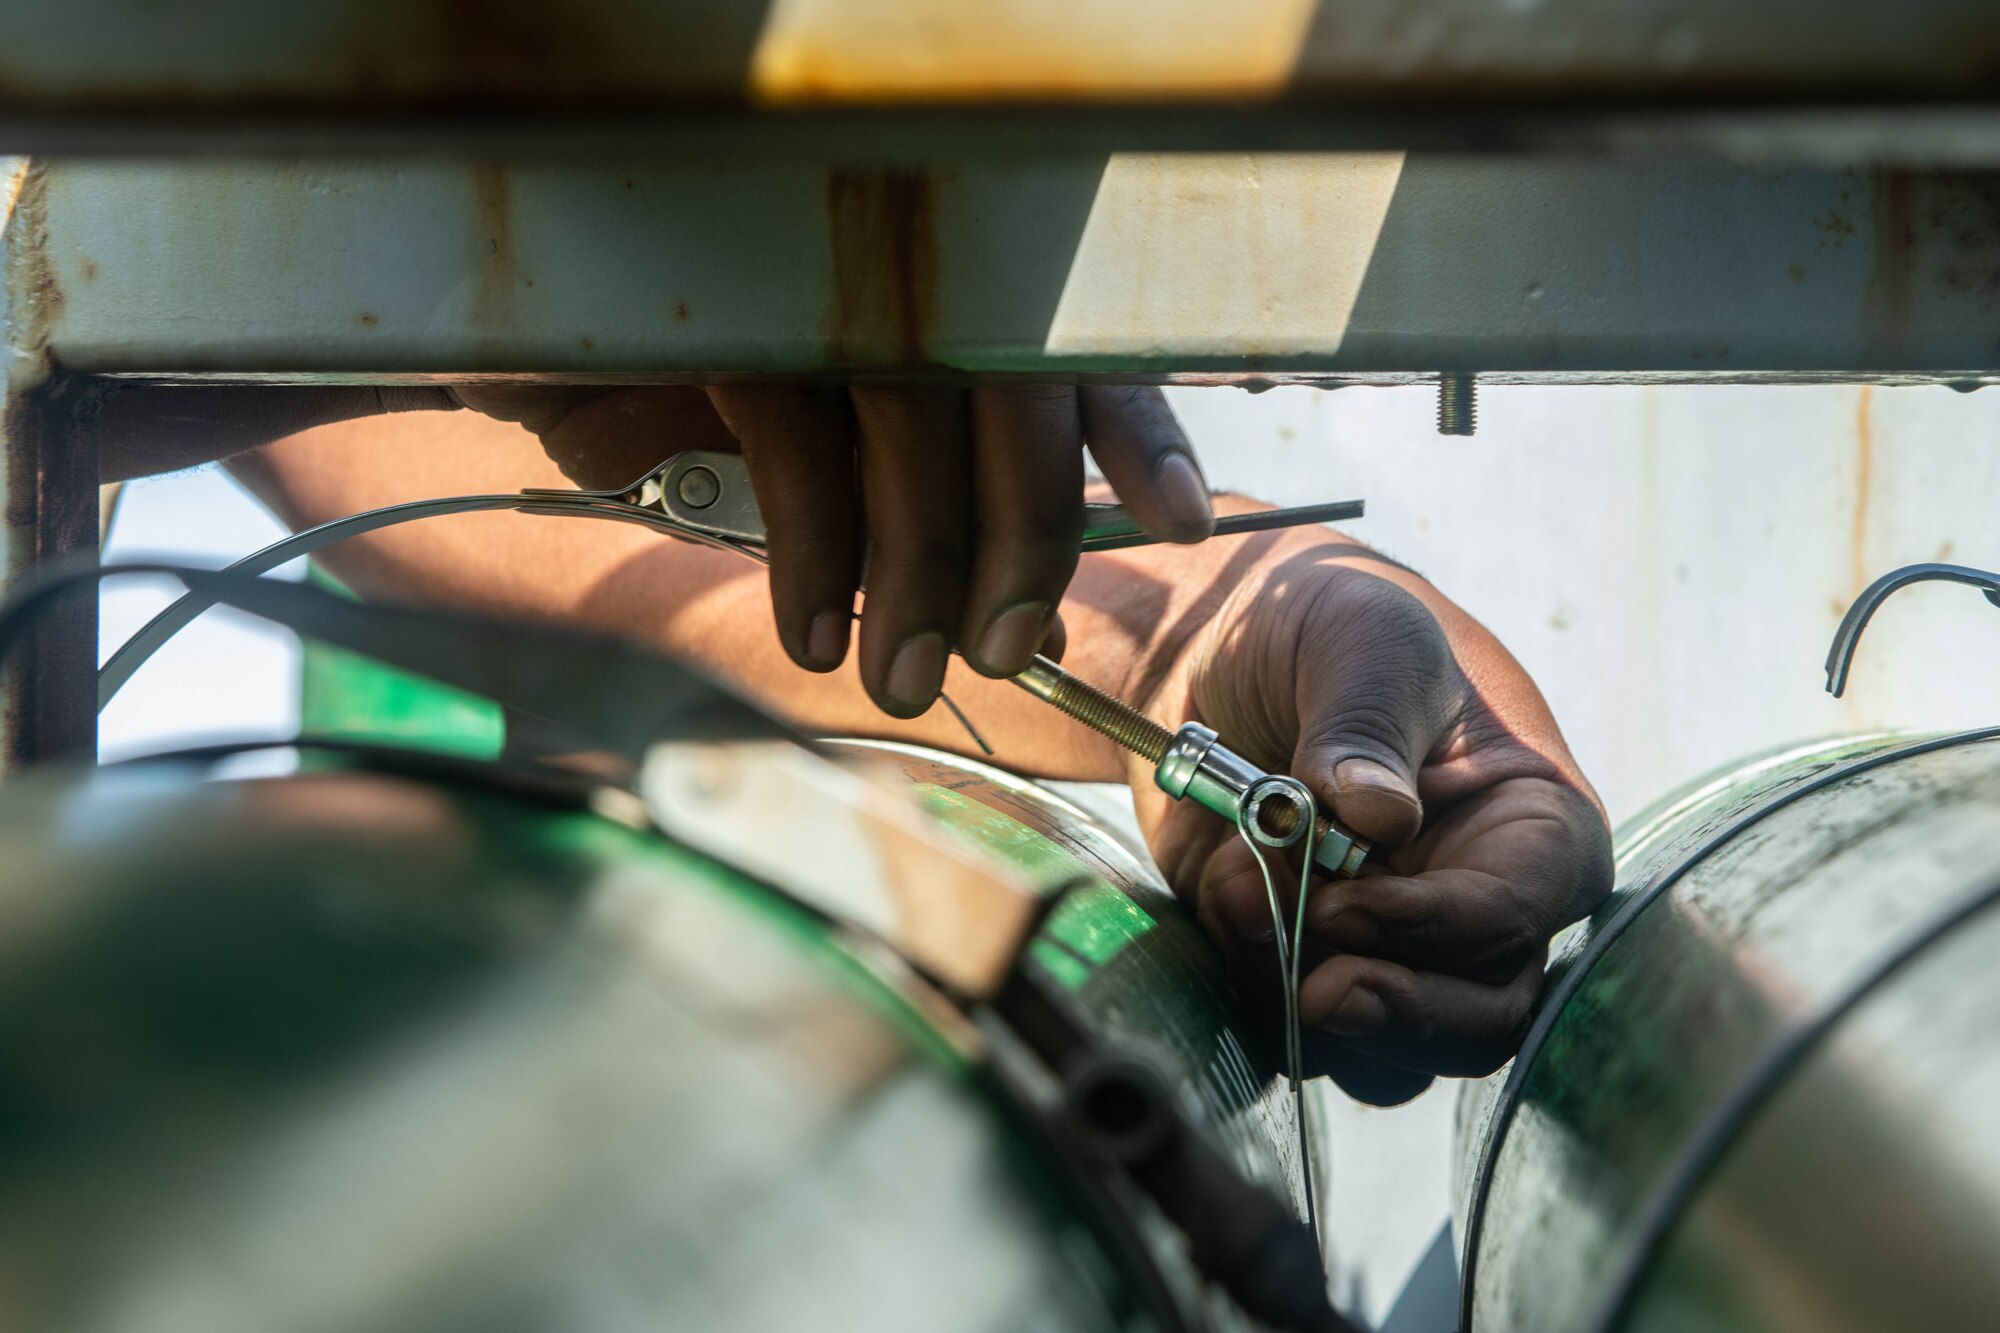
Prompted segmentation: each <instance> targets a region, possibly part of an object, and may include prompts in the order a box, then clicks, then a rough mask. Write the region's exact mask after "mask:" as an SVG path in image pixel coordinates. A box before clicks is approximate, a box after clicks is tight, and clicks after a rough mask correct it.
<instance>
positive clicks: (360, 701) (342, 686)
mask: <svg viewBox="0 0 2000 1333" xmlns="http://www.w3.org/2000/svg"><path fill="white" fill-rule="evenodd" d="M310 578H311V581H312V582H313V583H315V584H318V585H319V586H321V587H324V588H327V589H330V590H331V591H334V592H342V593H344V592H345V589H343V588H342V587H341V586H340V584H339V583H338V582H337V581H335V580H334V579H333V578H331V577H330V576H328V575H327V574H325V573H323V572H321V571H320V570H318V569H314V570H313V571H312V574H311V576H310ZM299 730H300V731H301V732H303V733H304V734H306V735H308V736H326V737H339V738H341V739H343V740H355V741H371V742H375V743H378V744H388V745H403V746H408V747H410V748H411V749H417V750H428V751H432V752H435V753H441V754H453V755H460V756H462V757H464V758H467V759H493V758H496V757H498V755H499V754H500V750H501V747H502V746H503V745H504V744H505V743H506V739H507V724H506V719H505V717H504V715H503V714H502V712H501V709H500V705H499V704H497V703H494V702H493V701H492V700H491V699H483V698H481V697H480V696H478V695H476V694H468V693H466V692H465V691H464V690H458V689H453V688H452V687H451V686H449V685H440V684H439V683H438V682H436V681H434V680H431V679H429V678H428V677H425V676H419V675H415V674H413V673H411V672H408V671H401V670H398V669H397V668H395V667H391V666H386V665H384V664H383V663H381V662H377V661H375V660H374V659H373V658H369V657H363V656H361V655H359V654H357V653H350V652H347V651H346V650H344V649H340V648H334V647H330V646H328V645H326V644H323V643H318V642H315V641H313V640H311V639H307V640H305V642H304V661H303V664H302V665H301V667H300V673H299Z"/></svg>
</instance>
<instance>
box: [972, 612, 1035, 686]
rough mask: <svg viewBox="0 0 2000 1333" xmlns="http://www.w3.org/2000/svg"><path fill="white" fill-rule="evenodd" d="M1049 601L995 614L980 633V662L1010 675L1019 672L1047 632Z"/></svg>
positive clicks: (986, 666) (993, 669)
mask: <svg viewBox="0 0 2000 1333" xmlns="http://www.w3.org/2000/svg"><path fill="white" fill-rule="evenodd" d="M1048 627H1049V604H1048V603H1047V602H1023V603H1021V604H1020V605H1019V606H1010V607H1008V608H1007V609H1006V610H1005V611H1002V612H1001V613H1000V614H999V615H997V616H995V617H993V623H992V624H990V625H988V626H987V627H986V633H984V634H982V635H980V636H979V663H980V665H981V666H983V667H985V668H987V669H988V670H989V671H1001V672H1006V673H1008V674H1012V673H1014V672H1017V671H1020V670H1022V669H1024V668H1025V667H1026V666H1027V665H1028V659H1029V658H1030V657H1033V656H1034V655H1035V649H1037V648H1039V647H1041V646H1042V636H1043V635H1044V634H1046V633H1047V632H1048Z"/></svg>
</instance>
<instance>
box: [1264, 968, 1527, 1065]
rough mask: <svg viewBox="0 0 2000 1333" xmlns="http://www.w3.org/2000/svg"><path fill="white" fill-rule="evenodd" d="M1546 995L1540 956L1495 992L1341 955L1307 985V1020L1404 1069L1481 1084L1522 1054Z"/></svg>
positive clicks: (1303, 985)
mask: <svg viewBox="0 0 2000 1333" xmlns="http://www.w3.org/2000/svg"><path fill="white" fill-rule="evenodd" d="M1541 988H1542V963H1541V959H1540V957H1537V958H1536V959H1535V960H1533V961H1532V962H1531V963H1530V964H1529V965H1528V966H1526V967H1524V968H1522V969H1521V970H1520V972H1518V973H1517V974H1516V975H1515V976H1513V977H1512V978H1510V979H1509V980H1508V981H1507V982H1506V983H1505V984H1504V985H1497V986H1495V985H1488V984H1486V983H1483V982H1478V981H1470V980H1467V979H1466V978H1464V977H1456V976H1448V975H1446V974H1444V973H1440V972H1420V971H1415V970H1413V969H1411V968H1407V967H1403V966H1401V965H1400V964H1397V963H1391V962H1387V961H1385V960H1383V959H1379V958H1365V957H1362V956H1361V955H1359V954H1336V955H1334V956H1333V957H1332V958H1330V959H1328V960H1327V961H1326V962H1324V963H1321V964H1320V965H1319V966H1318V967H1316V968H1314V969H1313V970H1312V973H1311V974H1310V975H1309V976H1307V977H1306V978H1305V980H1303V981H1302V982H1300V984H1299V1021H1300V1023H1301V1024H1302V1025H1303V1026H1305V1027H1310V1028H1316V1029H1318V1030H1320V1031H1322V1032H1325V1033H1327V1034H1329V1035H1331V1036H1334V1037H1338V1038H1340V1039H1341V1040H1342V1041H1343V1042H1344V1043H1345V1044H1346V1045H1348V1046H1350V1047H1352V1048H1353V1049H1355V1050H1357V1051H1359V1052H1360V1053H1361V1054H1363V1055H1367V1056H1371V1057H1373V1058H1375V1059H1377V1060H1382V1061H1385V1062H1387V1063H1389V1064H1393V1065H1396V1066H1398V1067H1400V1068H1403V1069H1410V1070H1415V1071H1418V1072H1420V1073H1426V1074H1445V1075H1449V1076H1451V1077H1454V1078H1478V1077H1482V1076H1484V1075H1486V1074H1490V1073H1492V1072H1493V1071H1494V1070H1496V1069H1498V1068H1499V1067H1500V1066H1501V1065H1503V1064H1505V1063H1506V1062H1507V1061H1508V1060H1509V1059H1511V1058H1512V1057H1513V1055H1514V1052H1515V1051H1516V1050H1518V1049H1520V1044H1521V1036H1522V1034H1523V1033H1525V1032H1526V1031H1527V1027H1528V1022H1529V1020H1530V1019H1531V1018H1532V1017H1533V1015H1534V1004H1535V999H1536V997H1537V996H1539V995H1540V994H1541Z"/></svg>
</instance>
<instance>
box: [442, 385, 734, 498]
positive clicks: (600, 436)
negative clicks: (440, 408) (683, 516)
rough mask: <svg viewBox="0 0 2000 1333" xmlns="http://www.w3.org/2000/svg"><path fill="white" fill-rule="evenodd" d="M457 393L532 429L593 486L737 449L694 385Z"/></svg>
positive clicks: (468, 389) (577, 477)
mask: <svg viewBox="0 0 2000 1333" xmlns="http://www.w3.org/2000/svg"><path fill="white" fill-rule="evenodd" d="M452 393H453V396H454V397H456V398H457V399H458V400H459V402H461V403H463V404H464V405H465V406H467V407H469V408H471V409H473V410H474V411H476V412H483V413H485V414H486V415H487V416H490V417H494V418H496V419H498V420H500V421H515V422H519V423H520V424H521V425H523V426H525V427H527V429H528V430H530V431H532V432H533V433H534V434H535V436H536V437H537V438H538V439H540V440H541V442H542V449H543V450H544V451H545V452H546V453H547V454H548V456H549V457H550V459H552V460H553V461H554V462H555V464H556V466H557V467H560V468H561V469H562V470H563V475H564V476H566V477H568V478H569V479H570V480H571V481H573V482H575V483H576V484H577V485H579V486H582V487H584V488H585V489H587V490H609V489H611V488H613V487H616V486H623V485H625V484H626V483H627V482H631V481H636V480H637V479H638V478H640V477H642V476H644V475H645V474H646V473H648V472H650V471H652V470H653V469H654V468H655V467H657V466H659V464H660V463H661V462H662V461H663V460H664V459H667V458H669V457H671V456H672V455H674V454H677V453H680V452H681V451H683V450H686V449H720V450H731V449H734V447H735V442H734V440H733V439H732V438H731V434H730V431H729V430H728V429H727V428H726V427H725V426H724V425H723V422H722V419H721V418H720V417H718V416H717V415H716V410H715V408H714V407H712V406H711V405H710V402H709V399H708V397H707V395H705V394H704V393H703V392H702V391H701V390H700V389H698V388H695V387H694V386H692V385H674V384H663V385H645V386H637V387H629V388H621V389H589V388H583V387H580V386H577V385H568V384H477V385H474V384H465V385H459V386H458V387H457V388H455V389H454V390H453V391H452Z"/></svg>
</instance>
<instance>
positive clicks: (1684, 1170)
mask: <svg viewBox="0 0 2000 1333" xmlns="http://www.w3.org/2000/svg"><path fill="white" fill-rule="evenodd" d="M1996 903H2000V880H1996V881H1995V882H1994V883H1991V884H1989V885H1987V887H1986V889H1985V890H1984V891H1983V892H1981V893H1978V894H1975V895H1974V896H1972V897H1971V898H1968V899H1967V900H1966V901H1964V902H1962V903H1960V904H1958V905H1957V906H1956V907H1953V908H1952V909H1950V910H1949V911H1947V912H1945V913H1944V914H1943V915H1941V916H1939V917H1938V918H1937V919H1936V920H1935V921H1933V922H1931V924H1930V925H1929V926H1927V927H1925V928H1924V930H1923V931H1922V932H1920V933H1919V934H1917V935H1916V936H1914V937H1913V938H1911V939H1909V940H1907V941H1905V942H1904V944H1903V946H1902V947H1901V948H1900V949H1898V950H1897V951H1896V952H1894V953H1892V954H1890V955H1889V956H1888V957H1887V958H1885V959H1882V960H1881V961H1879V962H1878V963H1877V964H1876V966H1875V967H1873V968H1872V969H1870V970H1869V972H1868V973H1867V975H1865V976H1863V977H1862V978H1861V979H1860V980H1859V981H1857V982H1856V983H1855V984H1854V985H1853V986H1852V987H1850V988H1849V989H1848V991H1847V993H1846V994H1844V995H1842V996H1841V997H1840V998H1839V999H1838V1000H1837V1001H1835V1002H1834V1003H1833V1004H1831V1005H1829V1006H1827V1007H1826V1008H1825V1009H1822V1010H1821V1011H1820V1012H1819V1013H1818V1014H1817V1015H1816V1016H1815V1017H1813V1018H1812V1019H1810V1020H1809V1021H1807V1022H1804V1023H1801V1024H1799V1025H1797V1026H1795V1027H1793V1028H1792V1029H1791V1030H1790V1031H1789V1032H1788V1033H1787V1034H1785V1035H1783V1036H1781V1037H1780V1038H1779V1039H1778V1040H1777V1042H1776V1043H1774V1044H1773V1045H1771V1046H1768V1047H1766V1048H1765V1051H1764V1054H1763V1055H1762V1057H1761V1058H1760V1059H1759V1060H1758V1061H1757V1063H1756V1064H1754V1065H1752V1066H1751V1067H1750V1071H1749V1074H1748V1075H1747V1076H1746V1077H1745V1078H1743V1079H1742V1080H1741V1081H1740V1082H1738V1083H1737V1085H1736V1087H1735V1090H1734V1091H1733V1092H1732V1093H1731V1094H1730V1095H1729V1096H1728V1097H1727V1098H1726V1099H1725V1100H1724V1101H1723V1102H1722V1103H1721V1104H1720V1105H1719V1106H1717V1107H1716V1108H1715V1109H1714V1110H1713V1111H1711V1112H1710V1114H1709V1115H1708V1116H1707V1117H1706V1118H1705V1119H1704V1120H1703V1121H1702V1122H1701V1125H1700V1127H1699V1128H1698V1129H1697V1130H1696V1131H1695V1133H1694V1134H1693V1135H1692V1136H1690V1137H1689V1139H1688V1140H1687V1147H1686V1148H1685V1149H1684V1150H1683V1151H1682V1152H1681V1153H1680V1154H1679V1155H1678V1156H1677V1157H1676V1158H1675V1159H1674V1160H1673V1161H1672V1162H1670V1163H1669V1164H1668V1166H1667V1175H1666V1178H1665V1183H1664V1184H1663V1185H1662V1186H1661V1187H1660V1188H1658V1189H1656V1190H1654V1191H1653V1193H1652V1194H1651V1196H1650V1197H1648V1198H1647V1199H1646V1201H1645V1202H1644V1204H1643V1205H1642V1206H1641V1209H1640V1218H1641V1223H1640V1228H1639V1236H1638V1240H1637V1242H1636V1243H1634V1244H1633V1245H1631V1246H1629V1247H1628V1248H1627V1249H1626V1251H1625V1255H1624V1257H1623V1258H1622V1259H1620V1260H1617V1261H1615V1262H1616V1267H1615V1271H1616V1273H1617V1277H1616V1279H1615V1280H1614V1281H1613V1282H1612V1284H1611V1293H1610V1296H1609V1297H1608V1298H1607V1299H1606V1300H1605V1301H1604V1302H1603V1303H1602V1305H1601V1306H1600V1307H1599V1313H1598V1317H1597V1319H1596V1320H1595V1321H1594V1322H1593V1323H1591V1324H1590V1325H1588V1327H1589V1328H1591V1329H1593V1330H1609V1329H1613V1328H1616V1327H1617V1326H1618V1324H1619V1322H1620V1321H1621V1320H1623V1319H1624V1317H1625V1316H1626V1314H1627V1313H1628V1312H1629V1311H1630V1308H1631V1305H1632V1300H1633V1298H1634V1297H1635V1296H1636V1295H1637V1294H1638V1290H1639V1287H1640V1284H1641V1283H1642V1282H1643V1281H1644V1279H1645V1276H1646V1274H1647V1273H1648V1272H1650V1271H1651V1269H1652V1263H1653V1259H1654V1258H1655V1257H1656V1255H1657V1254H1658V1251H1659V1249H1660V1246H1661V1243H1662V1242H1663V1241H1665V1239H1666V1238H1667V1236H1668V1234H1669V1233H1670V1232H1671V1231H1672V1230H1673V1228H1674V1225H1675V1223H1676V1222H1678V1221H1679V1220H1680V1217H1681V1213H1682V1210H1683V1209H1684V1208H1685V1207H1686V1205H1687V1203H1688V1201H1689V1200H1690V1199H1691V1198H1693V1197H1694V1194H1695V1191H1696V1190H1698V1189H1699V1188H1700V1187H1701V1185H1702V1184H1703V1183H1704V1182H1705V1181H1706V1180H1707V1179H1708V1176H1709V1173H1710V1172H1712V1171H1713V1170H1714V1169H1715V1168H1716V1167H1717V1166H1718V1165H1720V1163H1721V1162H1722V1159H1723V1158H1724V1157H1725V1156H1727V1155H1728V1152H1729V1150H1730V1148H1732V1147H1733V1146H1734V1145H1735V1143H1736V1140H1737V1138H1738V1136H1739V1135H1740V1134H1741V1133H1742V1132H1743V1130H1744V1128H1745V1126H1746V1125H1747V1124H1748V1123H1749V1122H1750V1120H1751V1118H1752V1117H1753V1115H1754V1114H1755V1113H1756V1111H1757V1110H1758V1109H1760V1108H1761V1107H1762V1106H1763V1104H1764V1103H1765V1101H1767V1100H1768V1099H1769V1098H1770V1097H1771V1095H1772V1094H1773V1093H1775V1092H1776V1091H1778V1089H1780V1088H1781V1087H1782V1086H1784V1084H1785V1082H1786V1080H1787V1078H1788V1077H1789V1076H1790V1075H1791V1073H1792V1072H1793V1071H1794V1070H1796V1069H1797V1068H1798V1067H1799V1065H1800V1064H1801V1063H1803V1062H1804V1060H1805V1059H1806V1057H1807V1056H1809V1055H1811V1054H1812V1052H1813V1050H1814V1048H1815V1047H1817V1046H1818V1045H1819V1043H1820V1041H1821V1040H1822V1039H1824V1038H1825V1037H1826V1036H1827V1035H1828V1034H1829V1033H1831V1032H1832V1031H1833V1030H1834V1029H1835V1028H1837V1027H1838V1026H1839V1025H1840V1023H1841V1021H1842V1020H1843V1019H1845V1018H1846V1017H1847V1015H1848V1014H1849V1013H1851V1012H1852V1011H1853V1010H1854V1009H1855V1008H1856V1007H1858V1006H1859V1005H1861V1004H1862V1003H1864V1002H1865V1001H1866V1000H1867V999H1868V998H1869V997H1870V996H1871V995H1873V994H1874V993H1875V991H1876V990H1877V989H1879V988H1880V987H1881V986H1882V985H1883V983H1885V982H1887V981H1890V980H1891V979H1893V978H1894V977H1895V976H1896V974H1897V973H1899V972H1901V971H1902V970H1903V969H1904V968H1906V967H1908V966H1910V965H1911V964H1912V963H1915V962H1916V961H1918V960H1919V959H1921V958H1922V957H1923V955H1924V954H1925V953H1926V952H1927V951H1928V950H1929V949H1930V948H1931V947H1932V946H1933V945H1935V944H1937V943H1939V942H1940V941H1942V940H1943V939H1945V938H1946V937H1947V936H1949V935H1950V934H1951V933H1952V932H1953V931H1954V930H1956V929H1957V928H1958V927H1959V926H1960V925H1963V924H1964V923H1965V922H1967V921H1970V920H1971V919H1972V918H1974V917H1976V916H1979V915H1980V914H1981V913H1983V912H1986V911H1988V910H1991V909H1992V908H1993V907H1994V905H1995V904H1996Z"/></svg>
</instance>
